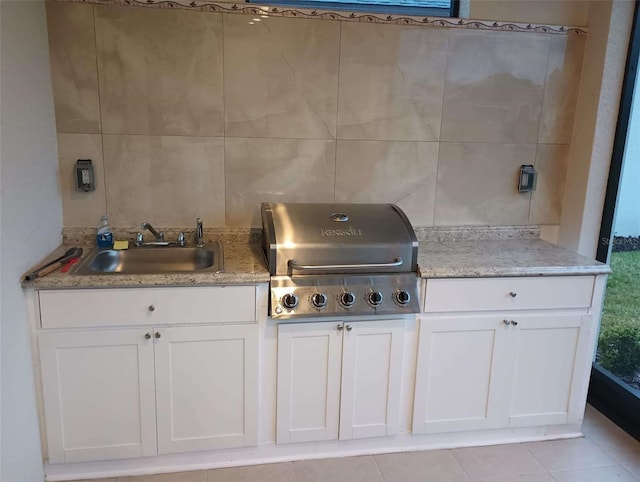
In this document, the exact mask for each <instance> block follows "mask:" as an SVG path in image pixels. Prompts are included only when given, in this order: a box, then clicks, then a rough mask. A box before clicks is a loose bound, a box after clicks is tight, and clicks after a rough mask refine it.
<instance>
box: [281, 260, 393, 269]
mask: <svg viewBox="0 0 640 482" xmlns="http://www.w3.org/2000/svg"><path fill="white" fill-rule="evenodd" d="M403 263H404V261H403V260H402V258H400V257H397V258H396V259H395V261H392V262H391V263H362V264H298V263H296V262H295V260H293V259H290V260H289V262H288V263H287V264H288V265H289V268H290V269H292V270H293V269H295V270H297V271H326V270H332V271H340V270H343V269H368V270H373V269H380V268H395V267H398V266H402V264H403Z"/></svg>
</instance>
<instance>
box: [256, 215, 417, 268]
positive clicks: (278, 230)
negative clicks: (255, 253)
mask: <svg viewBox="0 0 640 482" xmlns="http://www.w3.org/2000/svg"><path fill="white" fill-rule="evenodd" d="M262 227H263V231H264V234H263V245H264V250H265V254H266V256H267V260H268V262H269V270H270V272H271V274H272V275H285V274H287V275H295V274H335V273H383V272H394V273H401V272H410V271H416V269H417V256H418V241H417V239H416V236H415V233H414V231H413V228H412V227H411V224H410V223H409V220H408V219H407V217H406V215H405V214H404V212H402V210H401V209H400V208H399V207H397V206H395V205H393V204H303V203H263V204H262Z"/></svg>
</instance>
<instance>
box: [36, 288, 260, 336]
mask: <svg viewBox="0 0 640 482" xmlns="http://www.w3.org/2000/svg"><path fill="white" fill-rule="evenodd" d="M39 298H40V320H41V322H42V327H43V328H74V327H92V326H116V325H152V324H153V325H157V324H166V323H220V322H237V321H254V320H255V319H256V288H255V286H224V287H222V286H213V287H212V286H207V287H189V288H119V289H82V290H51V291H48V290H46V291H44V290H43V291H40V292H39Z"/></svg>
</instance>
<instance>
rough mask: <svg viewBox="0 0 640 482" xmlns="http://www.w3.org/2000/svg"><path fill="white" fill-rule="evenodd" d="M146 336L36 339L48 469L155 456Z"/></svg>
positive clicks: (141, 333)
mask: <svg viewBox="0 0 640 482" xmlns="http://www.w3.org/2000/svg"><path fill="white" fill-rule="evenodd" d="M150 332H151V330H147V329H138V330H117V331H116V330H109V331H97V330H94V331H78V332H58V333H41V334H40V336H39V344H40V361H41V366H42V380H43V398H44V409H45V418H46V427H47V442H48V447H49V461H50V462H51V463H63V462H80V461H84V460H101V459H119V458H125V457H142V456H149V455H155V454H156V453H157V450H156V410H155V388H154V373H153V342H152V338H151V334H150ZM145 335H149V339H147V338H145Z"/></svg>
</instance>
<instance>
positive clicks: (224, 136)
mask: <svg viewBox="0 0 640 482" xmlns="http://www.w3.org/2000/svg"><path fill="white" fill-rule="evenodd" d="M220 38H221V40H222V49H221V50H222V179H223V181H222V187H223V189H224V213H223V215H224V216H223V219H224V225H225V227H226V226H227V102H226V97H227V96H226V95H225V91H224V86H225V82H224V77H225V68H224V57H225V41H224V17H223V16H222V15H220ZM208 477H209V472H207V479H208Z"/></svg>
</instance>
